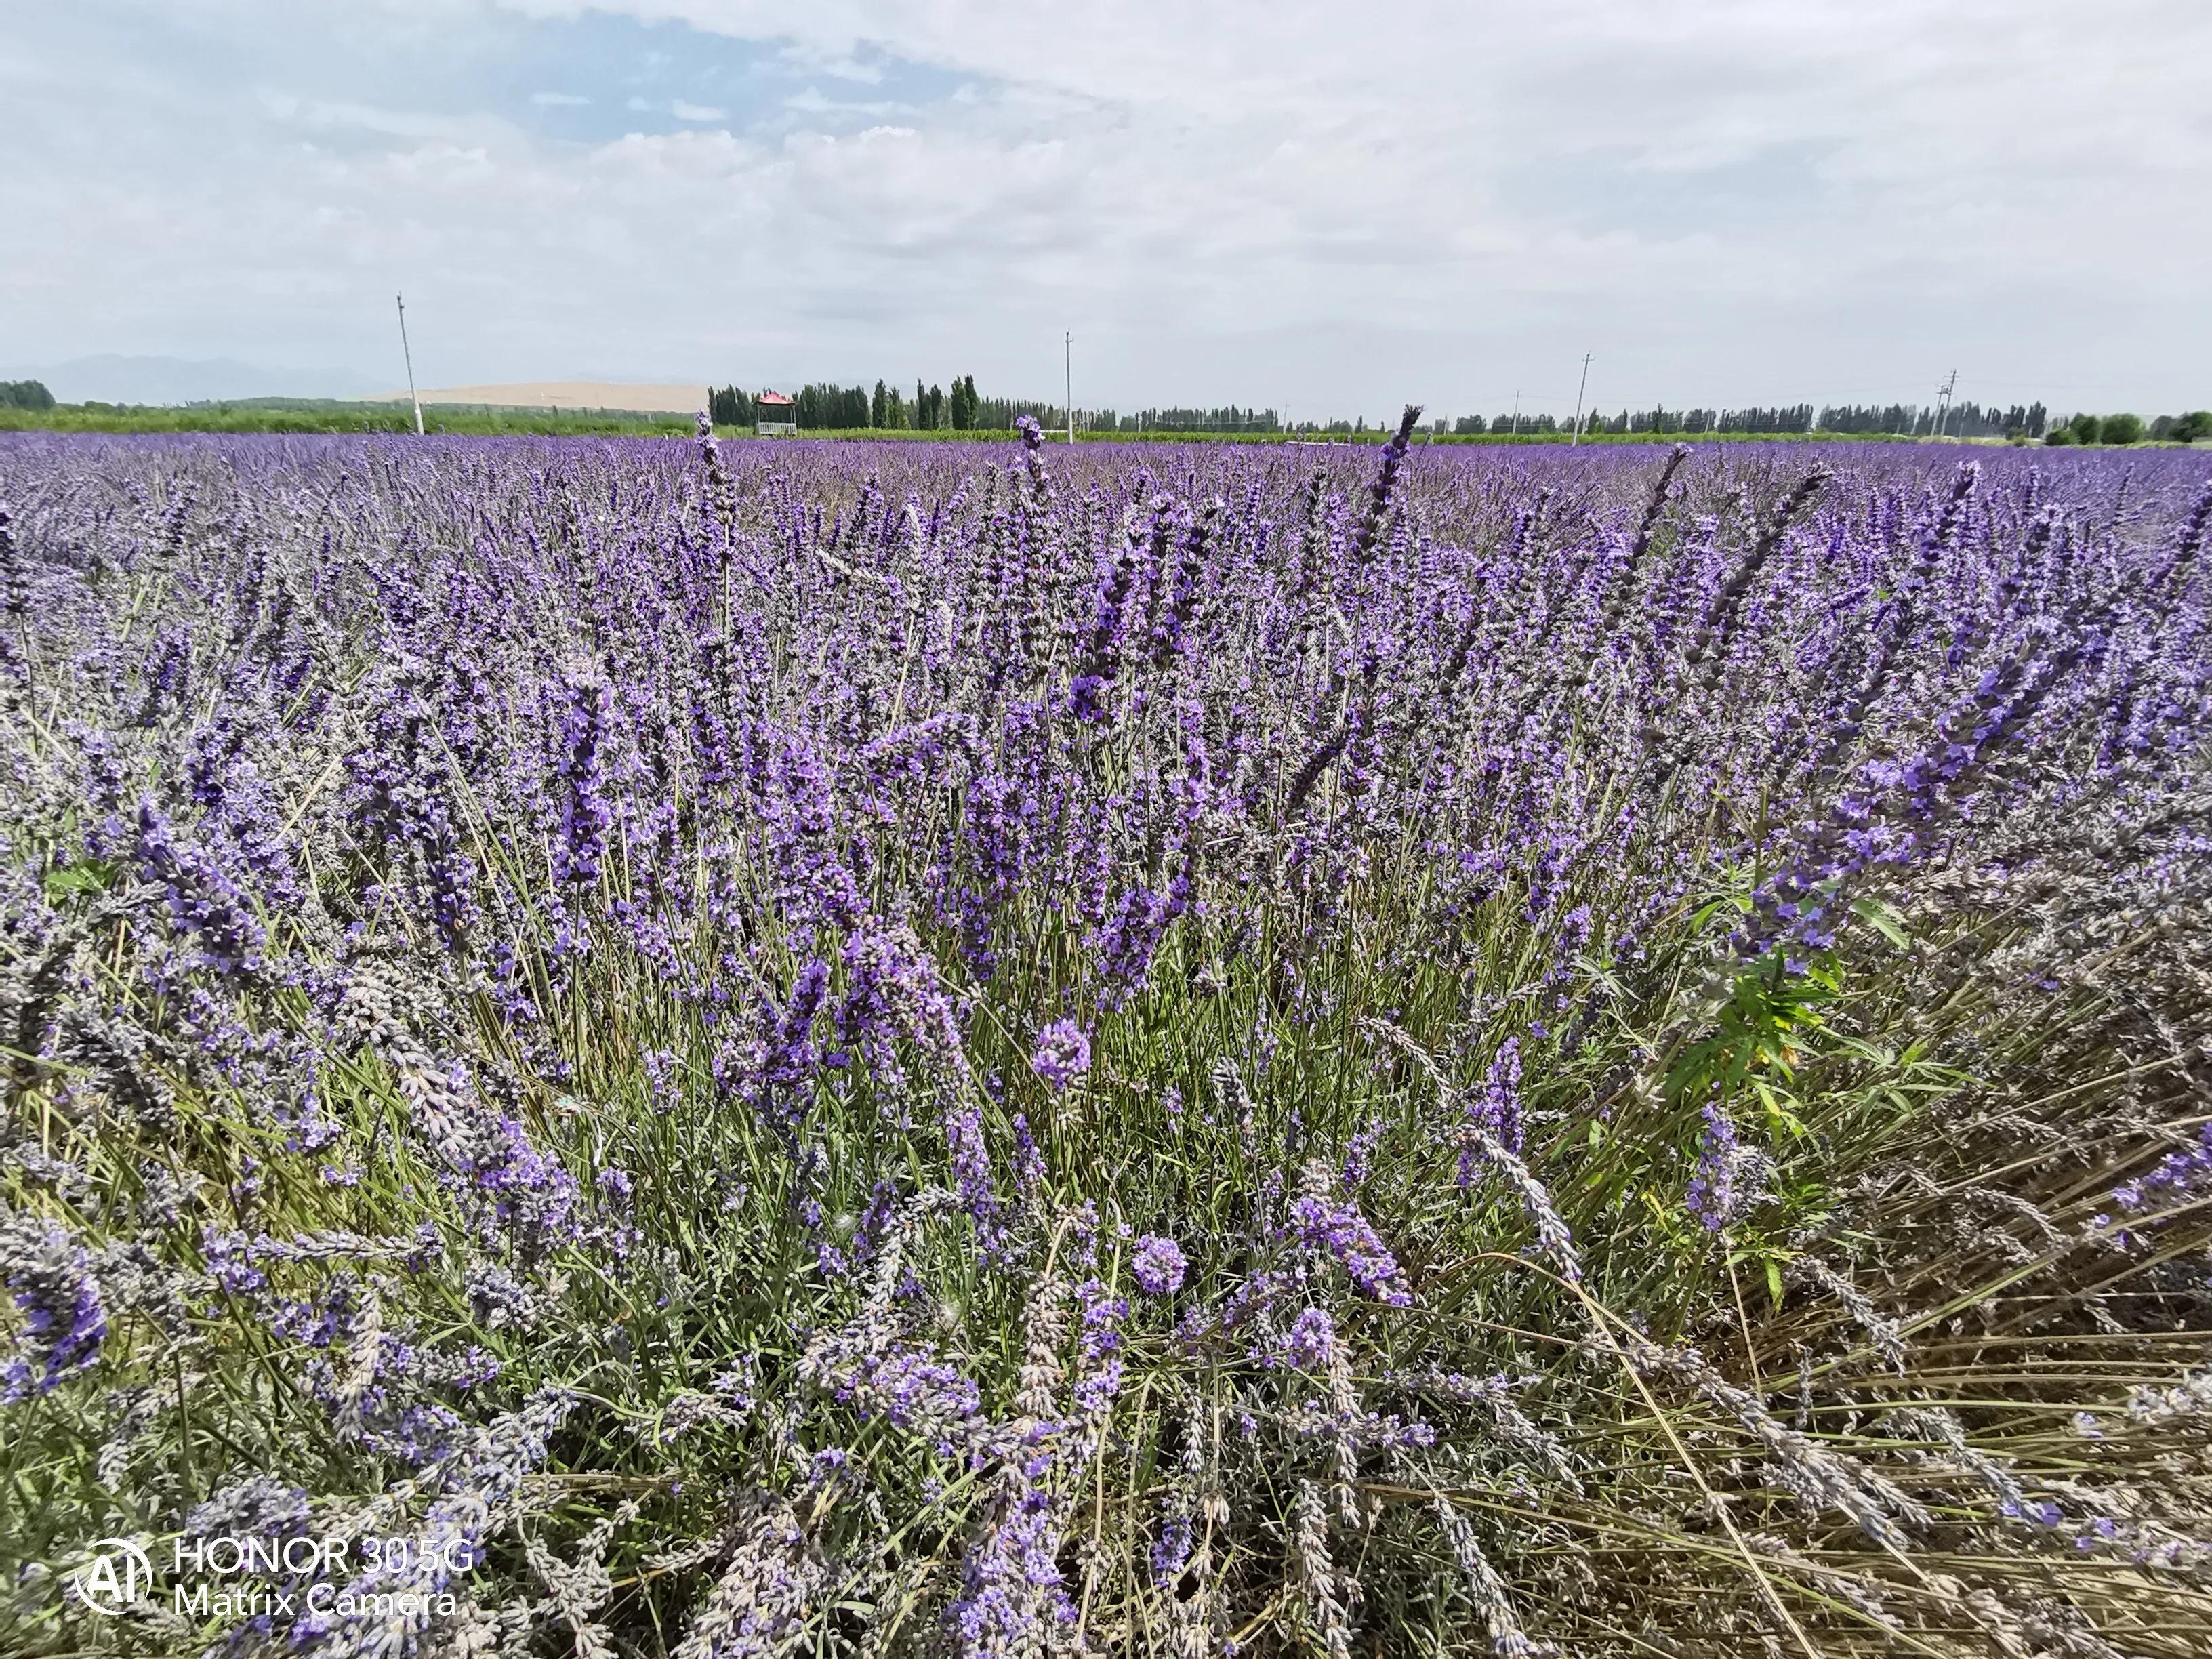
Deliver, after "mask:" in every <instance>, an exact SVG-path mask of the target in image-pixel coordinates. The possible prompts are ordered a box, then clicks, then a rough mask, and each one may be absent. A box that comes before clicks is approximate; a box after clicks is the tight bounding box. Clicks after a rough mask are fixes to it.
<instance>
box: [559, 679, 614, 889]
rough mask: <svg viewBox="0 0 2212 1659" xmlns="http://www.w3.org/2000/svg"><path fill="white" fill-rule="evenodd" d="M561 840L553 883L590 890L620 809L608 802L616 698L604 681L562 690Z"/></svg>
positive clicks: (579, 683) (568, 684) (577, 682)
mask: <svg viewBox="0 0 2212 1659" xmlns="http://www.w3.org/2000/svg"><path fill="white" fill-rule="evenodd" d="M613 707H614V698H613V694H612V693H611V691H610V690H608V689H607V686H606V684H605V683H604V682H603V681H599V680H596V679H588V678H586V679H571V680H568V681H567V682H566V683H564V684H563V685H562V714H561V736H560V744H561V747H560V767H559V769H560V775H561V780H562V799H561V835H560V839H559V840H558V841H556V842H555V843H554V847H553V878H554V880H556V881H558V882H562V883H565V884H575V885H579V886H589V885H590V884H592V883H593V882H596V881H597V880H598V879H599V864H600V861H601V860H603V859H605V857H606V854H607V836H608V831H609V830H610V829H611V828H612V827H613V824H614V808H613V806H612V805H611V804H610V803H609V802H608V799H607V793H606V789H607V761H606V746H607V722H608V718H609V715H610V714H611V710H612V708H613Z"/></svg>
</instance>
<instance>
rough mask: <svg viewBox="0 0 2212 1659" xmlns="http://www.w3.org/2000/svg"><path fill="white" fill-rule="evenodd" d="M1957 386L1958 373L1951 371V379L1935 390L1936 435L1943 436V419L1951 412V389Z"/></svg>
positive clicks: (1955, 370)
mask: <svg viewBox="0 0 2212 1659" xmlns="http://www.w3.org/2000/svg"><path fill="white" fill-rule="evenodd" d="M1958 384H1959V371H1958V370H1957V369H1955V368H1954V369H1953V370H1952V371H1951V378H1950V379H1949V380H1946V381H1944V382H1943V384H1942V386H1937V387H1936V436H1937V437H1939V438H1940V437H1942V435H1943V417H1944V416H1947V415H1948V414H1949V413H1950V412H1951V389H1952V388H1953V387H1954V386H1957V385H1958Z"/></svg>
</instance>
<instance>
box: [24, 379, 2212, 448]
mask: <svg viewBox="0 0 2212 1659" xmlns="http://www.w3.org/2000/svg"><path fill="white" fill-rule="evenodd" d="M29 384H33V385H35V384H36V383H35V382H31V383H29ZM39 390H40V392H43V391H44V390H45V388H44V387H40V388H39ZM4 393H5V388H4V387H0V404H4V403H5V402H6V401H7V399H6V397H5V395H4ZM791 398H792V401H791V403H790V404H789V405H788V406H783V405H778V406H777V407H776V408H775V411H774V412H775V417H776V418H780V419H788V420H789V421H791V422H793V424H794V425H796V426H797V427H798V428H799V430H800V431H802V432H836V431H848V432H851V431H863V430H874V431H878V432H899V431H951V432H979V431H982V432H989V431H997V432H1003V431H1006V430H1007V429H1009V428H1012V426H1013V425H1014V423H1015V422H1017V421H1018V420H1019V419H1021V418H1022V417H1023V416H1028V417H1029V418H1030V419H1032V420H1034V421H1036V422H1037V423H1038V424H1039V425H1040V426H1042V427H1044V428H1046V429H1047V430H1048V431H1059V430H1061V429H1064V428H1066V426H1067V425H1068V424H1069V422H1068V414H1067V410H1066V407H1065V406H1064V405H1061V404H1052V403H1047V402H1043V401H1041V400H1038V399H1034V398H986V397H984V396H982V395H981V393H979V392H977V391H976V389H975V376H974V375H973V374H956V375H954V376H953V377H952V383H951V386H950V388H949V389H948V388H947V387H946V386H943V385H935V384H925V383H923V382H922V381H921V380H916V381H915V383H914V390H913V392H911V393H909V392H907V391H906V390H905V389H904V388H903V387H902V386H896V385H893V384H892V383H891V382H890V381H888V380H878V381H877V382H876V383H875V385H874V386H873V387H869V386H840V385H838V384H836V382H834V381H829V380H818V381H810V382H809V383H808V384H806V385H805V386H801V387H799V390H798V391H797V392H793V393H792V394H791ZM707 404H708V414H709V415H710V416H712V418H713V419H714V423H715V424H716V425H718V426H750V425H752V424H753V423H754V422H755V421H757V420H758V419H760V418H761V413H760V406H759V404H758V401H757V394H756V393H754V392H747V391H744V390H743V389H741V388H739V387H738V386H715V387H712V388H710V389H709V391H708V400H707ZM33 406H35V405H33ZM1073 424H1074V426H1075V428H1076V429H1077V430H1078V431H1079V432H1115V433H1146V432H1257V433H1270V432H1274V433H1291V434H1298V433H1310V434H1315V435H1325V434H1331V433H1344V434H1352V435H1357V434H1360V433H1364V432H1366V431H1369V430H1370V427H1369V424H1368V422H1367V420H1366V417H1365V416H1358V417H1357V418H1355V419H1352V420H1348V421H1346V420H1331V421H1298V422H1291V421H1286V420H1285V419H1284V418H1283V417H1282V416H1281V415H1280V414H1279V412H1278V411H1277V410H1273V409H1258V408H1248V407H1245V406H1243V405H1240V404H1222V405H1220V406H1218V407H1217V408H1212V409H1200V408H1185V407H1182V406H1180V405H1177V406H1172V407H1166V408H1147V409H1143V410H1137V411H1136V412H1134V413H1131V414H1123V413H1121V412H1119V411H1117V410H1111V409H1082V408H1079V409H1077V410H1076V411H1075V418H1074V422H1073ZM1386 424H1387V423H1386ZM1573 429H1574V422H1573V420H1572V419H1571V418H1569V419H1565V420H1562V419H1560V418H1559V417H1557V416H1551V415H1541V414H1522V413H1519V412H1510V413H1506V414H1502V415H1494V416H1481V415H1462V416H1458V417H1457V418H1456V419H1452V420H1439V421H1436V422H1433V423H1432V424H1431V428H1430V430H1431V432H1432V433H1434V434H1436V435H1445V434H1456V435H1461V436H1469V435H1480V434H1483V433H1499V434H1518V435H1524V436H1545V435H1554V434H1557V435H1565V434H1567V433H1569V432H1571V431H1572V430H1573ZM1582 430H1583V432H1584V433H1587V434H1599V433H1608V434H1616V435H1628V434H1633V433H1654V434H1656V433H1680V434H1682V435H1686V436H1695V435H1698V434H1700V433H1708V432H1710V433H1738V434H1741V433H1753V432H1773V433H1813V432H1838V433H1853V434H1875V433H1888V434H1893V435H1897V436H1899V437H1921V438H1926V437H1934V436H1936V435H1942V436H1943V437H1947V438H1952V437H1955V438H2010V439H2013V440H2015V441H2036V440H2040V441H2043V442H2045V443H2052V444H2069V443H2075V444H2081V443H2140V442H2142V441H2143V440H2144V439H2145V438H2147V437H2148V438H2150V439H2152V440H2154V441H2175V442H2180V443H2193V442H2196V441H2199V440H2200V439H2203V438H2206V437H2212V416H2208V415H2205V414H2203V413H2202V412H2199V413H2197V414H2191V415H2161V416H2159V417H2157V418H2156V419H2155V420H2152V421H2149V422H2145V421H2143V420H2142V419H2141V418H2140V417H2138V416H2134V415H2106V416H2096V415H2076V416H2072V417H2071V418H2070V419H2069V420H2066V421H2063V422H2054V421H2053V419H2052V417H2051V410H2050V409H2049V408H2048V406H2046V405H2045V404H2042V403H2028V404H2008V405H1999V404H1987V405H1984V404H1979V403H1977V402H1974V401H1973V400H1972V399H1966V400H1962V401H1960V402H1959V403H1955V404H1951V405H1949V406H1948V408H1947V407H1939V406H1937V405H1935V404H1809V403H1807V404H1774V405H1760V404H1751V405H1747V406H1746V407H1744V408H1741V409H1670V408H1668V407H1666V406H1665V405H1663V404H1657V405H1654V406H1653V407H1651V408H1650V409H1639V410H1631V409H1624V410H1620V411H1619V412H1618V413H1617V414H1613V415H1606V414H1602V413H1600V412H1597V411H1595V410H1593V411H1591V412H1590V413H1589V414H1586V415H1585V416H1583V422H1582Z"/></svg>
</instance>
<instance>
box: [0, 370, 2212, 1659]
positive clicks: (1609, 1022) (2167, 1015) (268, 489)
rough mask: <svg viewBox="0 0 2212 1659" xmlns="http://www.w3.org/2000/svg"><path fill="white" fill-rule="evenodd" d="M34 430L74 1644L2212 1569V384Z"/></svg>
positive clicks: (56, 1316)
mask: <svg viewBox="0 0 2212 1659" xmlns="http://www.w3.org/2000/svg"><path fill="white" fill-rule="evenodd" d="M1408 418H1409V421H1410V418H1411V416H1410V412H1409V417H1408ZM0 504H4V507H5V511H6V513H7V514H8V519H7V527H6V529H5V530H4V531H0V555H4V571H0V576H4V590H5V591H4V604H5V611H6V615H5V617H4V629H0V697H4V712H0V756H3V757H4V765H5V769H6V770H5V780H6V781H5V794H4V797H0V849H3V850H0V1048H4V1052H0V1077H4V1079H5V1082H4V1088H5V1109H4V1114H0V1271H4V1274H5V1278H6V1282H7V1288H8V1295H7V1297H6V1298H5V1300H4V1303H0V1400H4V1404H0V1471H4V1473H3V1474H0V1564H4V1565H5V1567H6V1571H7V1577H6V1583H5V1588H4V1590H0V1651H4V1652H6V1653H8V1654H11V1655H13V1654H23V1655H47V1654H50V1655H61V1654H76V1653H86V1652H115V1653H148V1654H172V1653H173V1654H188V1653H201V1652H209V1653H216V1654H223V1655H247V1654H254V1653H263V1652H267V1653H283V1654H318V1655H334V1656H335V1655H346V1656H363V1659H367V1656H401V1655H409V1656H412V1655H453V1656H463V1655H476V1654H489V1653H492V1652H498V1653H501V1654H525V1653H528V1654H542V1655H549V1656H550V1655H574V1656H606V1655H624V1656H629V1655H639V1656H645V1655H665V1654H672V1655H677V1656H681V1659H725V1656H737V1655H756V1654H760V1655H765V1654H770V1653H776V1654H808V1655H822V1656H829V1655H839V1654H853V1653H870V1654H886V1655H888V1654H908V1653H913V1654H936V1653H945V1654H963V1655H965V1654H974V1655H985V1654H988V1655H1000V1654H1009V1655H1011V1654H1024V1655H1027V1654H1046V1653H1055V1654H1057V1653H1086V1654H1109V1653H1115V1654H1118V1653H1141V1654H1160V1655H1174V1656H1200V1655H1209V1654H1219V1655H1231V1654H1248V1655H1249V1654H1288V1653H1299V1652H1313V1653H1319V1654H1326V1655H1328V1656H1331V1659H1346V1656H1351V1655H1355V1654H1357V1655H1361V1656H1365V1655H1370V1654H1390V1655H1399V1654H1450V1655H1458V1654H1483V1653H1495V1654H1499V1655H1508V1656H1522V1655H1530V1654H1535V1653H1541V1652H1547V1651H1556V1652H1558V1653H1559V1654H1562V1655H1607V1656H1612V1655H1622V1656H1626V1655H1632V1654H1662V1655H1707V1654H1710V1655H1731V1656H1733V1655H1753V1656H1765V1655H1799V1656H1813V1655H1853V1654H1864V1655H1874V1654H1893V1653H1915V1654H1923V1655H1936V1656H1950V1655H1961V1656H1963V1655H1983V1654H1990V1655H2000V1654H2001V1655H2012V1656H2045V1655H2048V1656H2081V1659H2113V1656H2118V1655H2129V1656H2136V1655H2142V1656H2175V1659H2183V1656H2191V1655H2202V1654H2203V1653H2204V1652H2206V1651H2207V1650H2208V1643H2212V1352H2208V1346H2209V1345H2212V1259H2208V1250H2209V1249H2212V1209H2208V1206H2207V1200H2208V1198H2209V1197H2212V1127H2208V1125H2212V1104H2209V1103H2212V904H2209V903H2208V898H2212V841H2209V840H2208V829H2209V828H2212V826H2208V815H2212V769H2208V765H2207V761H2208V746H2207V745H2208V738H2212V729H2209V727H2212V637H2208V634H2207V628H2206V623H2207V615H2206V612H2207V605H2208V599H2212V570H2208V560H2207V555H2206V549H2205V545H2204V544H2205V540H2206V536H2207V529H2208V520H2212V462H2208V459H2207V458H2206V457H2205V456H2204V455H2203V454H2201V453H2190V452H2186V451H2178V450H2169V451H2163V452H2156V453H2136V454H2118V453H2086V452H2070V451H2069V452H2059V453H2053V452H2048V451H2039V452H2025V451H2008V450H2002V449H1995V448H1983V449H1969V448H1966V447H1949V446H1919V445H1914V446H1899V447H1881V448H1873V447H1851V448H1844V447H1834V448H1831V447H1826V446H1821V445H1817V444H1802V445H1794V446H1780V445H1777V446H1765V445H1739V446H1729V447H1701V448H1699V449H1696V450H1678V451H1674V452H1672V453H1669V452H1668V451H1667V450H1665V449H1664V448H1660V447H1650V448H1637V447H1626V446H1623V447H1612V448H1607V449H1605V450H1602V451H1599V452H1596V453H1593V452H1591V451H1589V450H1586V449H1585V450H1577V451H1569V450H1567V449H1565V448H1553V449H1516V450H1467V449H1437V450H1432V451H1425V450H1423V449H1420V448H1413V449H1411V450H1408V449H1407V447H1406V445H1405V444H1404V442H1403V441H1402V435H1401V441H1399V442H1398V443H1395V444H1393V445H1392V446H1390V447H1389V448H1387V449H1384V450H1383V451H1380V452H1376V451H1374V450H1348V449H1347V450H1342V451H1320V450H1289V449H1273V450H1265V449H1258V448H1243V447H1238V448H1229V447H1195V446H1194V447H1142V446H1128V447H1115V446H1084V447H1077V448H1075V449H1073V450H1069V449H1058V450H1055V449H1053V448H1051V447H1041V446H1039V445H1038V444H1037V443H1036V441H1035V434H1034V432H1032V433H1031V434H1030V436H1029V438H1028V440H1027V441H1025V442H1024V443H1023V444H1018V445H999V446H987V445H944V446H928V447H918V446H917V447H899V446H895V445H890V444H866V443H856V444H842V445H833V444H803V443H796V442H793V443H781V444H742V445H738V444H732V445H727V446H723V447H720V449H718V448H717V447H716V445H715V444H714V441H712V440H711V439H702V441H700V442H698V443H696V444H686V443H684V442H681V441H583V440H557V441H556V440H548V441H527V440H471V439H451V440H431V441H413V440H392V439H378V438H365V439H327V440H318V439H284V438H246V437H233V438H190V437H174V438H151V439H127V438H114V439H108V438H94V437H87V436H76V437H69V436H40V435H28V434H23V435H5V436H0ZM303 1536H313V1537H316V1538H331V1537H336V1538H351V1539H355V1540H363V1539H381V1540H386V1541H391V1540H412V1541H415V1542H416V1546H417V1547H414V1548H410V1549H409V1550H407V1551H404V1552H402V1551H386V1552H383V1553H380V1555H379V1556H378V1558H377V1559H374V1561H371V1560H368V1559H366V1557H365V1554H364V1553H363V1552H362V1551H359V1550H356V1552H354V1553H353V1554H352V1555H350V1556H349V1558H347V1559H344V1560H343V1562H339V1561H326V1562H324V1563H321V1564H319V1565H309V1566H307V1567H297V1566H282V1565H280V1566H270V1567H267V1568H265V1569H264V1570H262V1571H259V1572H258V1576H257V1575H254V1574H248V1575H246V1576H245V1577H240V1578H237V1579H234V1580H232V1581H229V1583H228V1585H227V1587H228V1588H230V1589H241V1588H252V1589H255V1590H256V1591H257V1592H259V1593H263V1594H264V1595H265V1597H266V1599H265V1600H264V1601H263V1602H261V1603H258V1604H248V1603H244V1602H241V1603H240V1604H239V1605H237V1606H234V1607H232V1608H231V1609H230V1610H229V1611H228V1613H224V1612H222V1611H219V1610H217V1609H216V1607H214V1606H212V1605H210V1607H207V1608H205V1609H201V1610H195V1609H192V1608H189V1607H183V1608H180V1607H179V1605H177V1604H176V1603H175V1602H174V1601H173V1600H172V1599H171V1597H170V1595H169V1588H168V1586H167V1583H162V1584H160V1585H157V1586H156V1587H155V1589H154V1590H153V1591H152V1592H151V1593H149V1595H146V1596H145V1597H144V1598H143V1600H142V1601H140V1603H139V1604H138V1605H137V1606H135V1607H131V1608H128V1609H125V1611H123V1612H122V1613H114V1612H112V1610H110V1611H102V1610H99V1609H95V1608H94V1607H89V1606H88V1605H86V1597H85V1595H84V1593H83V1590H82V1582H81V1581H80V1579H79V1578H78V1577H76V1574H77V1573H78V1571H79V1570H80V1567H81V1564H82V1563H83V1562H84V1561H85V1560H86V1559H88V1554H89V1553H90V1552H92V1551H93V1550H94V1547H95V1546H97V1545H100V1542H101V1541H108V1540H122V1541H134V1542H136V1543H137V1545H139V1546H140V1547H142V1548H143V1549H145V1550H146V1551H147V1552H148V1553H149V1554H150V1555H151V1556H152V1557H153V1558H154V1559H155V1560H156V1562H157V1563H160V1562H166V1561H168V1560H171V1559H173V1552H174V1549H175V1547H176V1545H177V1544H178V1542H179V1541H191V1540H206V1539H210V1538H228V1539H234V1540H235V1539H240V1538H246V1539H252V1538H261V1539H267V1540H279V1541H281V1540H283V1539H288V1538H293V1537H303Z"/></svg>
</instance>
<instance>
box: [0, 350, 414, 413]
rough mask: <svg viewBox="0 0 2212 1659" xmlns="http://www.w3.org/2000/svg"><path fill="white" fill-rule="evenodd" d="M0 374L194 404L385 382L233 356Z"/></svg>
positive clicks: (76, 399)
mask: <svg viewBox="0 0 2212 1659" xmlns="http://www.w3.org/2000/svg"><path fill="white" fill-rule="evenodd" d="M0 380H43V381H45V382H46V389H47V390H48V391H49V392H52V393H53V394H54V396H55V397H56V398H59V399H60V400H61V401H62V402H64V403H65V404H81V403H103V404H191V403H202V402H206V401H210V400H220V399H223V398H358V397H363V396H367V395H369V394H372V393H374V392H381V391H383V390H384V386H385V383H384V382H383V381H382V380H374V379H372V378H370V377H369V376H368V375H366V374H356V373H355V372H354V371H353V370H351V369H349V368H263V367H262V366H261V365H260V364H258V363H242V362H239V361H238V360H237V359H236V358H234V357H207V358H186V357H125V356H118V355H117V354H115V353H113V352H104V353H102V354H100V356H94V357H72V358H70V360H69V361H68V362H58V363H45V364H39V363H30V364H23V365H19V366H16V367H14V368H6V369H0Z"/></svg>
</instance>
